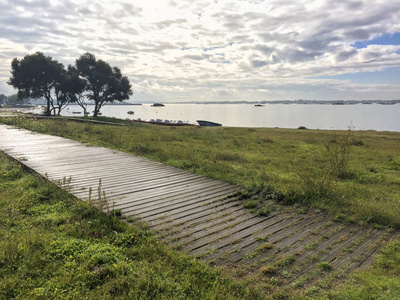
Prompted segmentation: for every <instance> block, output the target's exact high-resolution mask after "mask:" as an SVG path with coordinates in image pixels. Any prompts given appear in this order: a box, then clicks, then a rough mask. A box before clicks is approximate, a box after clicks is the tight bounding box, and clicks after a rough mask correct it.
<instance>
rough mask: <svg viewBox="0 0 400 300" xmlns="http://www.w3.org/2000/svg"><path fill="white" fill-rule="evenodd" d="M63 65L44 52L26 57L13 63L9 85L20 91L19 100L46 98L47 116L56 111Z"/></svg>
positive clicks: (16, 59) (14, 60)
mask: <svg viewBox="0 0 400 300" xmlns="http://www.w3.org/2000/svg"><path fill="white" fill-rule="evenodd" d="M63 70H64V66H63V64H61V63H59V62H57V61H55V60H53V59H52V58H51V57H50V56H45V55H44V54H43V53H42V52H36V53H34V54H30V55H26V56H25V57H24V58H23V59H21V60H19V59H18V58H14V59H13V61H12V63H11V77H10V80H9V81H8V84H10V85H12V86H13V87H15V88H16V89H18V98H19V99H25V98H45V99H46V101H47V107H46V112H45V114H46V115H47V116H49V115H51V112H52V111H54V99H53V97H54V88H55V86H56V85H57V83H58V82H60V81H61V78H62V71H63Z"/></svg>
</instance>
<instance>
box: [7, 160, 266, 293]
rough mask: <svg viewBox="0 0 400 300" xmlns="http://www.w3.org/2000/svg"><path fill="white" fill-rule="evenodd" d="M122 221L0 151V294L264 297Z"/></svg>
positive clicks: (130, 221) (131, 222) (144, 230)
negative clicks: (22, 165)
mask: <svg viewBox="0 0 400 300" xmlns="http://www.w3.org/2000/svg"><path fill="white" fill-rule="evenodd" d="M127 221H128V222H123V221H121V220H119V219H118V218H117V217H116V216H115V214H113V213H110V214H109V215H105V214H103V213H101V212H100V211H99V210H98V209H96V208H94V207H93V206H91V205H89V204H87V203H84V202H82V201H80V200H77V199H76V198H74V197H72V196H71V195H69V194H68V193H66V192H64V191H62V190H61V189H59V188H58V187H57V186H55V185H53V184H51V183H49V182H47V181H46V180H44V179H42V178H39V177H38V176H36V175H35V174H31V173H29V172H26V171H24V170H23V168H21V166H20V165H18V164H16V163H14V162H12V161H10V160H8V158H7V157H5V156H4V155H3V154H2V153H0V299H16V298H17V299H187V298H190V299H242V298H243V299H262V298H263V297H262V294H261V293H260V292H259V291H257V290H256V289H255V288H254V287H253V288H249V287H248V286H246V285H245V282H244V281H242V282H239V281H237V280H233V279H231V278H229V277H228V276H227V275H224V274H223V273H221V272H220V271H219V270H217V269H215V268H211V267H209V266H207V265H206V264H205V263H202V262H200V261H198V260H196V259H194V258H191V257H187V256H185V255H183V254H182V253H179V252H177V251H173V250H171V249H168V248H167V247H166V246H165V245H164V244H162V243H160V242H158V241H157V240H156V239H155V238H154V237H153V236H152V235H151V234H150V233H149V232H148V231H147V230H146V228H144V227H142V226H141V225H140V224H138V223H136V222H135V220H127ZM129 225H130V226H129Z"/></svg>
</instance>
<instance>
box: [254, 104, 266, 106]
mask: <svg viewBox="0 0 400 300" xmlns="http://www.w3.org/2000/svg"><path fill="white" fill-rule="evenodd" d="M254 106H264V104H256V105H254Z"/></svg>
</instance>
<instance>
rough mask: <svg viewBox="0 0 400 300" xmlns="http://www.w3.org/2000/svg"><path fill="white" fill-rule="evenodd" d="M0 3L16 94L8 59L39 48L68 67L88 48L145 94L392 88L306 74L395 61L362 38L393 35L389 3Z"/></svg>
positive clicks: (399, 27) (389, 91) (273, 95)
mask: <svg viewBox="0 0 400 300" xmlns="http://www.w3.org/2000/svg"><path fill="white" fill-rule="evenodd" d="M0 10H1V11H2V14H1V16H0V37H1V39H0V50H1V51H0V81H1V82H2V84H1V85H0V93H12V92H14V91H13V90H12V89H11V88H10V87H9V86H7V85H6V84H5V82H6V81H7V80H8V77H9V70H10V63H11V60H12V58H14V57H20V58H21V57H23V56H24V55H26V54H30V53H33V52H35V51H42V52H44V53H45V54H46V55H50V56H52V57H53V58H54V59H57V60H59V61H60V62H62V63H64V64H65V65H68V64H73V63H74V61H75V59H76V58H78V57H79V56H80V55H81V54H83V53H84V52H86V51H89V52H92V53H93V54H95V55H96V57H98V58H100V59H104V60H106V61H108V62H109V63H110V64H111V65H116V66H118V67H120V68H121V70H122V72H123V74H124V75H127V76H128V77H129V79H130V80H131V82H132V84H133V87H134V90H135V91H134V92H135V93H136V94H135V96H134V97H138V96H139V95H140V97H143V98H145V99H151V98H152V97H154V99H155V100H157V99H160V100H161V99H166V100H171V99H173V100H176V99H178V100H179V99H181V100H204V99H208V100H235V99H237V100H243V99H245V98H249V99H251V100H273V99H298V98H305V99H306V98H311V99H315V98H321V99H325V98H329V97H331V95H335V97H339V96H341V95H342V96H343V95H344V90H343V89H345V93H348V94H352V95H353V96H352V97H353V98H357V97H366V96H368V97H372V96H375V95H378V94H379V91H380V92H381V95H382V97H379V98H382V99H383V98H384V97H383V96H385V97H388V98H390V99H393V98H396V97H397V98H398V94H399V93H398V88H397V87H396V86H394V85H393V84H384V83H380V84H371V85H370V86H369V85H368V82H365V83H363V84H360V83H354V82H352V81H351V76H350V78H348V79H346V80H343V79H340V78H339V77H338V78H332V79H329V80H328V79H318V80H317V79H311V78H310V77H313V76H314V77H315V76H317V77H318V76H334V75H340V74H353V73H357V72H370V73H371V74H374V73H375V72H381V71H382V70H385V69H386V68H388V67H393V66H399V61H400V59H399V58H400V55H399V53H400V48H399V47H398V45H386V44H384V42H381V44H377V45H374V44H368V43H364V44H363V41H373V40H374V39H377V38H379V37H381V36H386V35H393V34H395V33H396V32H400V20H399V18H398V16H399V15H400V5H399V4H398V3H397V1H391V0H370V1H368V2H366V1H358V0H346V1H344V0H341V1H328V0H321V1H311V0H304V1H289V0H286V1H282V0H270V1H258V0H241V1H236V0H235V1H234V0H226V1H207V0H196V1H189V0H172V1H161V0H160V1H148V0H136V1H129V0H116V1H113V2H110V1H108V0H98V1H95V2H93V1H88V0H83V1H82V0H63V1H61V0H35V1H28V0H0ZM357 43H358V44H357ZM361 44H362V45H363V47H357V46H355V45H361ZM366 90H368V91H370V94H369V95H368V94H367V93H365V92H363V91H366ZM324 91H325V92H324ZM326 91H329V93H327V92H326Z"/></svg>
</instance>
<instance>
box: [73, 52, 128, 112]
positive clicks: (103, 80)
mask: <svg viewBox="0 0 400 300" xmlns="http://www.w3.org/2000/svg"><path fill="white" fill-rule="evenodd" d="M75 66H76V70H77V72H78V74H79V76H80V77H81V78H82V79H84V80H85V81H86V85H85V91H86V95H85V96H86V98H87V99H89V100H91V101H94V105H95V107H94V112H93V116H94V117H97V115H98V113H99V111H100V109H101V107H102V106H103V105H105V104H107V103H112V102H114V101H119V102H122V101H124V100H127V99H129V97H130V96H131V95H132V90H131V84H130V83H129V80H128V78H127V77H126V76H122V74H121V70H120V69H119V68H117V67H114V68H112V67H111V66H110V65H109V64H108V63H106V62H105V61H103V60H96V57H95V56H94V55H93V54H91V53H89V52H87V53H85V54H83V55H82V56H81V57H80V58H78V59H77V60H76V62H75Z"/></svg>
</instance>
